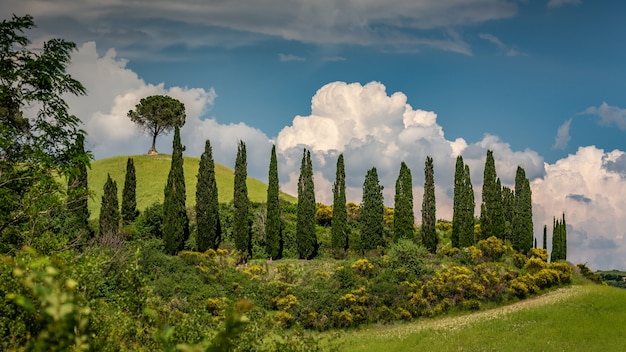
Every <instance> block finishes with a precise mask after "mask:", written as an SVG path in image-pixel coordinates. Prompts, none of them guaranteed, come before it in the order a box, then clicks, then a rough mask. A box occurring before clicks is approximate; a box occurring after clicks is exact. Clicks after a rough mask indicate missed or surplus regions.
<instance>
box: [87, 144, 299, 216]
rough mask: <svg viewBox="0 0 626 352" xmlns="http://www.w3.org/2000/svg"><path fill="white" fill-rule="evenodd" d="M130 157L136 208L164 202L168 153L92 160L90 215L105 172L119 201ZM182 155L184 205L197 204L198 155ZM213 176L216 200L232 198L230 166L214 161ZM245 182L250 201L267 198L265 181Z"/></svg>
mask: <svg viewBox="0 0 626 352" xmlns="http://www.w3.org/2000/svg"><path fill="white" fill-rule="evenodd" d="M129 157H132V158H133V160H134V162H135V171H136V175H137V207H138V208H139V210H143V209H145V208H146V207H148V206H150V205H152V204H154V203H156V202H163V189H164V188H165V184H166V183H167V175H168V173H169V171H170V164H171V156H170V155H167V154H158V155H131V156H128V155H121V156H115V157H111V158H106V159H100V160H95V161H93V162H92V163H91V169H90V170H89V171H88V174H89V178H88V183H89V190H90V191H91V192H92V195H93V196H92V197H91V198H90V200H89V212H90V214H91V217H92V218H94V217H97V216H98V214H99V213H100V202H101V200H102V187H103V186H104V183H105V182H106V178H107V173H108V174H110V175H111V178H112V179H113V180H115V181H116V182H117V189H118V194H119V199H120V202H121V199H122V198H121V197H122V189H123V187H124V177H125V175H126V161H127V159H128V158H129ZM184 159H185V162H184V171H185V186H186V190H187V207H193V206H194V205H195V204H196V184H197V175H198V166H199V163H200V158H194V157H188V156H186V157H184ZM215 178H216V180H217V188H218V194H219V202H220V203H228V202H230V201H232V199H233V185H234V171H233V169H231V168H229V167H226V166H224V165H221V164H218V163H215ZM247 185H248V197H249V198H250V201H252V202H265V201H266V198H267V185H266V184H265V183H263V182H261V181H259V180H257V179H254V178H250V177H249V178H248V182H247ZM281 197H282V199H284V200H287V201H289V202H295V201H296V198H295V197H293V196H291V195H289V194H286V193H281Z"/></svg>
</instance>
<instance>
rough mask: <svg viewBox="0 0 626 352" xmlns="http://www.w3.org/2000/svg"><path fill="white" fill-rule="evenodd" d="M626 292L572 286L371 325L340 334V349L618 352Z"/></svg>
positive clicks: (625, 309)
mask: <svg viewBox="0 0 626 352" xmlns="http://www.w3.org/2000/svg"><path fill="white" fill-rule="evenodd" d="M624 302H626V290H623V289H618V288H613V287H608V286H601V285H595V284H583V285H573V286H570V287H565V288H561V289H558V290H556V291H553V292H550V293H548V294H545V295H541V296H538V297H535V298H532V299H528V300H524V301H520V302H518V303H514V304H511V305H507V306H502V307H498V308H495V309H490V310H486V311H481V312H477V313H471V314H463V315H459V316H448V317H442V318H436V319H425V320H420V321H417V322H413V323H406V324H397V325H391V326H372V327H367V328H365V329H361V330H357V331H350V332H347V333H346V334H344V335H342V336H341V340H340V342H339V346H340V347H339V349H340V350H342V351H360V352H362V351H364V352H367V351H623V349H624V345H623V341H624V326H626V305H625V304H624Z"/></svg>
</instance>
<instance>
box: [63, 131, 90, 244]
mask: <svg viewBox="0 0 626 352" xmlns="http://www.w3.org/2000/svg"><path fill="white" fill-rule="evenodd" d="M72 152H73V153H74V155H76V156H82V157H83V158H85V157H86V158H87V159H88V158H89V154H88V153H87V152H85V137H84V136H83V135H82V134H79V135H78V137H77V138H76V142H75V144H74V145H73V146H72ZM87 165H89V162H79V163H77V164H76V170H75V172H73V173H72V174H70V176H69V177H68V181H67V199H66V207H67V210H68V212H69V224H68V227H69V228H67V229H66V231H68V232H71V233H74V234H75V235H78V236H91V235H92V234H91V233H90V230H89V206H88V202H89V187H88V184H87Z"/></svg>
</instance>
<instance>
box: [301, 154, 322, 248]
mask: <svg viewBox="0 0 626 352" xmlns="http://www.w3.org/2000/svg"><path fill="white" fill-rule="evenodd" d="M296 242H297V245H298V255H299V257H300V259H312V258H314V257H315V256H317V250H318V246H319V245H318V242H317V236H316V234H315V185H314V184H313V164H312V162H311V152H310V151H308V150H306V149H305V150H304V155H303V156H302V163H301V165H300V177H299V179H298V214H297V223H296Z"/></svg>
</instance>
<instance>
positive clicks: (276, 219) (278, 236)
mask: <svg viewBox="0 0 626 352" xmlns="http://www.w3.org/2000/svg"><path fill="white" fill-rule="evenodd" d="M279 191H280V189H279V182H278V160H277V159H276V146H275V145H272V153H271V156H270V167H269V175H268V186H267V202H266V207H267V208H266V220H265V247H266V251H267V254H268V255H269V257H270V258H272V259H280V258H282V256H283V225H282V221H281V219H280V199H279V198H278V195H279Z"/></svg>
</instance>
